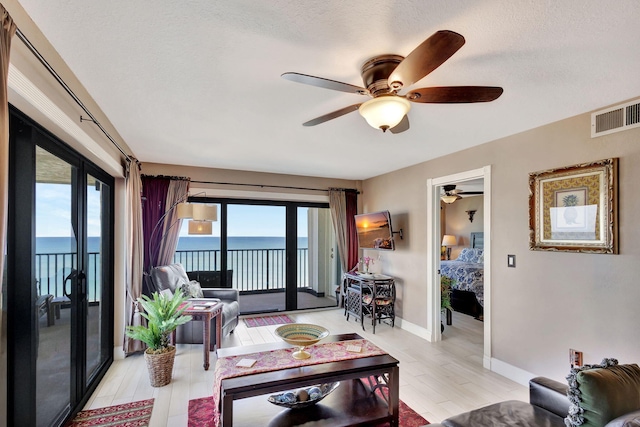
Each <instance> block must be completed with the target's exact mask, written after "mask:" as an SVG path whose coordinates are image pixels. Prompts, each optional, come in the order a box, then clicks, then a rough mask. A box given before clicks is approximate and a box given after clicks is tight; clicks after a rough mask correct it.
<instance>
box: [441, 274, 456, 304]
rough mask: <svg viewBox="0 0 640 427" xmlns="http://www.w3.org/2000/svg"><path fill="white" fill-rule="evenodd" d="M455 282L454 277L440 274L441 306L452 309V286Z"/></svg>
mask: <svg viewBox="0 0 640 427" xmlns="http://www.w3.org/2000/svg"><path fill="white" fill-rule="evenodd" d="M454 283H455V280H454V279H452V278H450V277H447V276H440V308H443V309H444V308H448V309H451V286H453V284H454Z"/></svg>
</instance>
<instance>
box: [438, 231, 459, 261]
mask: <svg viewBox="0 0 640 427" xmlns="http://www.w3.org/2000/svg"><path fill="white" fill-rule="evenodd" d="M457 244H458V240H457V239H456V236H454V235H452V234H445V235H444V237H443V238H442V246H444V247H446V248H447V261H448V260H450V259H451V246H456V245H457Z"/></svg>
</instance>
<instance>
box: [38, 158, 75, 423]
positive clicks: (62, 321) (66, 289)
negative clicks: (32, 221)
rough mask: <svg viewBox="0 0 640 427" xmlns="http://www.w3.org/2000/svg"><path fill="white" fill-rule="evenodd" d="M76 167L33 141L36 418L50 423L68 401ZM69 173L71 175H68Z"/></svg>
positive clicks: (73, 295)
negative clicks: (34, 162) (34, 181)
mask: <svg viewBox="0 0 640 427" xmlns="http://www.w3.org/2000/svg"><path fill="white" fill-rule="evenodd" d="M76 175H77V171H76V168H75V167H74V166H72V165H70V164H69V163H67V162H65V161H64V160H62V159H60V158H58V157H56V156H54V155H53V154H51V153H49V152H47V151H45V150H43V149H42V148H40V147H36V186H35V188H36V197H35V203H36V229H35V235H36V263H35V264H36V287H37V294H38V302H37V310H38V311H37V313H36V316H37V322H36V331H35V333H36V341H37V343H38V344H37V359H36V385H37V388H36V393H37V395H36V401H37V402H38V405H37V407H36V420H37V425H38V426H48V425H50V423H51V421H52V420H55V419H56V418H57V417H58V415H59V414H61V413H63V412H64V411H65V410H66V409H67V408H68V407H69V405H70V403H71V400H70V399H71V389H72V386H71V369H72V367H71V360H72V357H71V345H72V343H71V341H72V335H71V333H72V326H71V325H72V315H71V311H72V310H71V306H72V302H73V300H72V298H75V293H74V292H73V287H74V286H75V284H76V281H75V277H76V275H75V274H74V273H75V272H76V271H77V269H78V264H77V262H78V228H77V224H76V222H75V221H74V219H75V218H77V216H76V215H75V214H76V213H77V202H76V200H77V197H74V196H76V190H75V188H74V185H73V183H72V180H75V176H76ZM72 177H73V178H72Z"/></svg>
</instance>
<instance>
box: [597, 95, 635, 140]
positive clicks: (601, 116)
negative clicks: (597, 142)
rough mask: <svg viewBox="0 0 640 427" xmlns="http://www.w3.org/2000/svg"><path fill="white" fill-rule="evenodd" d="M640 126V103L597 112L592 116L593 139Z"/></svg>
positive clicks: (632, 102)
mask: <svg viewBox="0 0 640 427" xmlns="http://www.w3.org/2000/svg"><path fill="white" fill-rule="evenodd" d="M639 126H640V101H638V100H635V101H631V102H627V103H626V104H623V105H616V106H615V107H611V108H607V109H606V110H601V111H596V112H595V113H592V114H591V138H595V137H597V136H602V135H608V134H610V133H614V132H620V131H623V130H627V129H631V128H635V127H639Z"/></svg>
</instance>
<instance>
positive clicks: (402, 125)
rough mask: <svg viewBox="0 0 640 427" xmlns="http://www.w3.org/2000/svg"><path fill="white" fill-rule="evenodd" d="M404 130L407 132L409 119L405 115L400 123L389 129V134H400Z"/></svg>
mask: <svg viewBox="0 0 640 427" xmlns="http://www.w3.org/2000/svg"><path fill="white" fill-rule="evenodd" d="M405 130H409V117H407V115H406V114H405V115H404V117H403V118H402V120H400V123H398V124H397V125H395V126H394V127H392V128H391V129H389V132H391V133H401V132H404V131H405Z"/></svg>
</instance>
